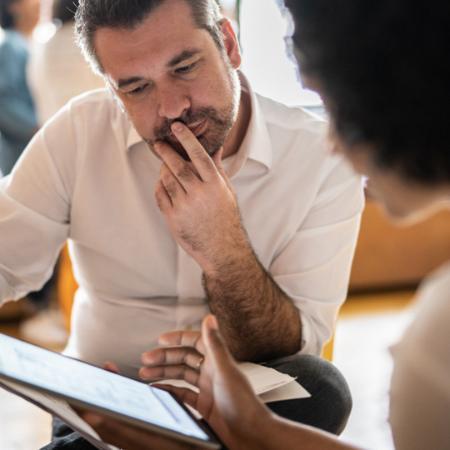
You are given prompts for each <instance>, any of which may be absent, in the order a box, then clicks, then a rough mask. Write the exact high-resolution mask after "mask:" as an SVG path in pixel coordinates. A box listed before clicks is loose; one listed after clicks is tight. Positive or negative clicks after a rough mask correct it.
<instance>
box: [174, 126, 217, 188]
mask: <svg viewBox="0 0 450 450" xmlns="http://www.w3.org/2000/svg"><path fill="white" fill-rule="evenodd" d="M171 130H172V133H173V134H174V135H175V137H176V138H177V139H178V141H179V142H180V144H181V145H182V146H183V148H184V149H185V150H186V152H187V154H188V155H189V158H190V159H191V161H192V163H193V164H194V167H195V168H196V169H197V170H198V173H199V175H200V177H201V179H202V180H204V181H209V180H210V179H212V177H213V176H215V175H216V174H217V169H216V166H215V164H214V161H213V160H212V159H211V157H210V156H209V155H208V153H207V151H206V150H205V149H204V148H203V146H202V144H200V142H199V141H198V139H197V137H196V136H195V134H194V133H192V131H191V130H190V129H189V128H188V127H187V126H186V125H184V124H183V123H181V122H175V123H173V124H172V126H171Z"/></svg>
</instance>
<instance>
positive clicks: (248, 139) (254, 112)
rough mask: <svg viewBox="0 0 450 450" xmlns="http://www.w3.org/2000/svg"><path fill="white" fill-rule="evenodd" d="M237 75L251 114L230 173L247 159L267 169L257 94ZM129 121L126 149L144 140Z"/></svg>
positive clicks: (269, 161)
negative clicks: (247, 98)
mask: <svg viewBox="0 0 450 450" xmlns="http://www.w3.org/2000/svg"><path fill="white" fill-rule="evenodd" d="M239 76H240V79H241V84H242V90H243V91H245V92H247V93H248V95H249V97H250V107H251V115H250V121H249V124H248V127H247V132H246V133H245V136H244V140H243V141H242V144H241V146H240V147H239V150H238V151H237V153H236V154H235V155H233V156H234V158H233V163H232V168H230V171H231V172H232V175H234V174H235V173H237V172H238V171H239V170H240V169H241V168H242V167H243V166H244V164H245V163H246V161H247V160H248V159H251V160H253V161H256V162H258V163H260V164H262V165H264V166H265V167H266V168H267V170H269V169H270V168H271V167H272V145H271V139H270V135H269V131H268V129H267V125H266V121H265V119H264V116H263V113H262V111H261V106H260V104H259V99H258V96H257V95H256V93H255V92H254V91H253V89H252V88H251V86H250V83H249V81H248V80H247V78H246V77H245V76H244V75H243V74H242V73H239ZM129 123H130V128H129V131H128V137H127V147H126V149H127V151H128V150H130V149H131V147H133V146H134V145H136V144H139V143H141V142H144V140H143V139H142V137H141V136H140V135H139V134H138V132H137V131H136V128H135V127H134V126H133V124H132V123H131V121H130V122H129ZM225 162H226V160H225ZM227 171H228V170H227ZM230 175H231V174H230Z"/></svg>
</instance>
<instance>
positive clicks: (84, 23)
mask: <svg viewBox="0 0 450 450" xmlns="http://www.w3.org/2000/svg"><path fill="white" fill-rule="evenodd" d="M165 1H166V0H80V4H79V6H78V9H77V13H76V15H75V34H76V39H77V43H78V45H79V46H80V48H81V51H82V52H83V54H84V56H85V58H86V60H87V61H88V62H89V63H90V64H91V66H92V68H93V69H94V71H95V72H97V73H102V72H103V69H102V66H101V63H100V61H99V59H98V56H97V53H96V50H95V46H94V35H95V32H96V31H97V30H98V29H99V28H125V29H133V28H135V27H137V26H138V25H140V24H141V23H142V22H143V21H144V20H145V19H146V18H147V16H148V15H149V14H150V13H151V12H152V11H153V10H154V9H156V8H157V7H158V6H160V5H161V4H162V3H164V2H165ZM183 1H185V2H186V3H187V4H188V5H189V6H190V8H191V11H192V17H193V19H194V22H195V24H196V25H197V27H198V28H201V29H204V30H206V31H208V33H209V34H210V35H211V37H212V38H213V40H214V42H215V44H216V45H217V47H218V48H219V49H220V50H222V49H223V39H222V32H221V28H220V23H221V20H222V15H221V12H220V6H219V1H218V0H183Z"/></svg>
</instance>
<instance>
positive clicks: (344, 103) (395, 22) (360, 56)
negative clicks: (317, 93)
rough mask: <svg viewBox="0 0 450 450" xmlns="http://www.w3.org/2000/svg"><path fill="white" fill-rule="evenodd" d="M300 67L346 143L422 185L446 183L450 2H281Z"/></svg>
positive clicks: (449, 175) (449, 168) (449, 167)
mask: <svg viewBox="0 0 450 450" xmlns="http://www.w3.org/2000/svg"><path fill="white" fill-rule="evenodd" d="M285 4H286V6H287V7H288V8H289V10H290V12H291V15H292V17H293V19H294V23H295V32H294V35H293V44H294V47H295V54H296V57H297V60H298V62H299V65H300V69H301V71H302V73H304V74H305V75H306V76H307V77H310V78H311V79H313V80H315V81H316V82H317V83H318V85H319V86H320V90H321V92H322V94H323V95H324V97H325V98H326V99H327V107H328V109H329V113H330V116H331V119H332V121H333V124H334V126H335V128H336V131H337V132H338V134H339V136H340V137H341V138H342V139H343V141H344V142H345V143H346V144H348V146H349V148H351V147H352V145H354V144H365V145H366V144H369V145H368V146H367V145H366V146H367V148H369V149H371V152H372V155H373V160H374V161H375V162H376V163H377V164H378V165H379V166H380V167H384V168H389V169H393V170H395V171H396V172H397V173H399V174H400V175H401V176H403V177H404V178H406V179H409V180H413V181H415V182H419V183H421V184H426V185H436V184H447V183H449V182H450V114H449V113H450V65H449V64H448V61H447V60H448V58H449V57H450V1H449V0H429V1H424V0H345V1H336V0H285Z"/></svg>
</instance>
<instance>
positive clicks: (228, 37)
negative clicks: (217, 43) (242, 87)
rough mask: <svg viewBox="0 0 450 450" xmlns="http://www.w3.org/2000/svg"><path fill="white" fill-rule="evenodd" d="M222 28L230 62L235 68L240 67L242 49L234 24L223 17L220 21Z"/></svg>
mask: <svg viewBox="0 0 450 450" xmlns="http://www.w3.org/2000/svg"><path fill="white" fill-rule="evenodd" d="M220 29H221V30H222V36H223V45H224V47H225V51H226V53H227V55H228V58H229V59H230V63H231V65H232V66H233V68H234V69H238V68H239V67H240V66H241V61H242V58H241V49H240V48H239V42H238V39H237V36H236V33H235V32H234V29H233V25H231V22H230V21H229V20H228V19H225V18H224V19H222V20H221V21H220Z"/></svg>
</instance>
